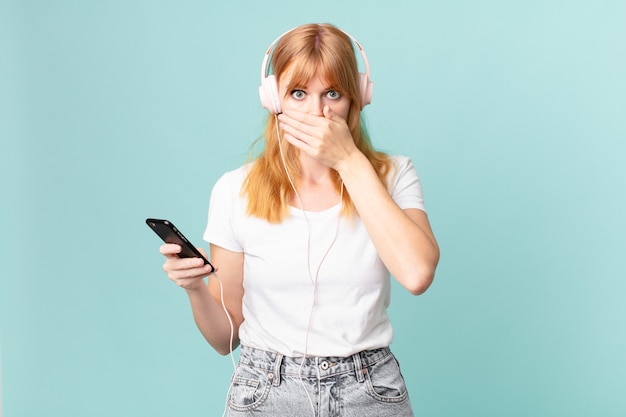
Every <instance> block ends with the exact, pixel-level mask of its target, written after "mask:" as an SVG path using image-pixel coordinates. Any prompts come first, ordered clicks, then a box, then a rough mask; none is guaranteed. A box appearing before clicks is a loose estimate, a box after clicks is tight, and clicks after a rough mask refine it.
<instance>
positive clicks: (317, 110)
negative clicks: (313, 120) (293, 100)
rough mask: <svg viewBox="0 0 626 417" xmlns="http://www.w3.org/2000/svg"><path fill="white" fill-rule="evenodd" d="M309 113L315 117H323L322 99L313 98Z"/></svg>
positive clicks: (310, 102)
mask: <svg viewBox="0 0 626 417" xmlns="http://www.w3.org/2000/svg"><path fill="white" fill-rule="evenodd" d="M309 113H310V114H312V115H314V116H322V115H323V114H324V101H323V100H322V97H318V96H311V98H310V100H309Z"/></svg>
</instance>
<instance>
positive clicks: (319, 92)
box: [278, 71, 350, 120]
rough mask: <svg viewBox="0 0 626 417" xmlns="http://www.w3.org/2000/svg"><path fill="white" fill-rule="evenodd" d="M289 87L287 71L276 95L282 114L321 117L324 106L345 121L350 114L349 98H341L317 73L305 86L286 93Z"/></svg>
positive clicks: (289, 76)
mask: <svg viewBox="0 0 626 417" xmlns="http://www.w3.org/2000/svg"><path fill="white" fill-rule="evenodd" d="M289 85H291V74H290V73H289V71H287V72H286V73H285V74H284V75H283V76H282V77H281V79H280V83H279V86H278V94H279V96H280V97H281V106H282V109H283V111H284V112H289V110H298V111H301V112H305V113H308V114H312V115H315V116H323V109H324V106H329V107H330V109H331V110H332V111H333V112H334V113H336V114H338V115H339V116H340V117H341V118H343V119H344V120H346V119H347V118H348V113H349V112H350V98H348V97H345V96H342V95H341V94H340V93H339V92H338V91H337V90H334V89H333V88H331V86H329V85H328V84H327V83H326V81H324V79H323V78H322V77H320V75H319V72H317V73H315V75H314V76H313V78H311V80H310V81H309V82H308V83H307V85H301V86H295V87H294V88H293V89H292V90H291V91H287V86H289Z"/></svg>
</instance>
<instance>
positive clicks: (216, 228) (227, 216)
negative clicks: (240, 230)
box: [203, 173, 243, 252]
mask: <svg viewBox="0 0 626 417" xmlns="http://www.w3.org/2000/svg"><path fill="white" fill-rule="evenodd" d="M231 177H232V173H226V174H224V175H223V176H222V177H221V178H220V179H219V180H218V181H217V182H216V183H215V185H214V186H213V190H212V191H211V199H210V201H209V215H208V221H207V226H206V229H205V231H204V236H203V238H204V240H206V241H207V242H209V243H212V244H214V245H217V246H220V247H222V248H224V249H228V250H230V251H233V252H242V250H243V249H242V248H241V245H240V244H239V243H238V241H237V237H236V234H235V227H234V226H235V225H234V224H233V222H234V218H235V216H234V214H235V210H236V209H237V208H236V205H237V203H238V201H237V198H238V197H239V188H238V187H234V186H233V182H232V178H231ZM234 188H237V189H236V190H235V189H234Z"/></svg>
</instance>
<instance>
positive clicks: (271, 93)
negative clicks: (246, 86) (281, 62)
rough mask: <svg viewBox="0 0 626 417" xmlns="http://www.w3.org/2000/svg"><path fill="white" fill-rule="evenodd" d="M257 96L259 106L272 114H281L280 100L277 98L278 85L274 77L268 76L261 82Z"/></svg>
mask: <svg viewBox="0 0 626 417" xmlns="http://www.w3.org/2000/svg"><path fill="white" fill-rule="evenodd" d="M259 96H260V97H261V105H262V106H263V107H264V108H266V109H268V110H269V111H270V112H271V113H273V114H280V113H282V109H281V108H280V100H279V98H278V85H277V83H276V76H274V75H269V76H267V77H265V78H263V80H262V81H261V86H260V87H259Z"/></svg>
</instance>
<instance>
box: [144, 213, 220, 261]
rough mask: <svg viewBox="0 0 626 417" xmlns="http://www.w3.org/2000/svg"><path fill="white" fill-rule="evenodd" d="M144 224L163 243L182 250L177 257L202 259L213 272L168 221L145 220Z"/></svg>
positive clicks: (205, 259) (197, 251)
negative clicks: (177, 246) (178, 246)
mask: <svg viewBox="0 0 626 417" xmlns="http://www.w3.org/2000/svg"><path fill="white" fill-rule="evenodd" d="M146 224H147V225H148V226H149V227H150V229H152V230H154V232H155V233H156V234H157V235H159V237H160V238H161V239H163V242H165V243H175V244H177V245H180V247H181V248H182V249H181V251H180V253H179V254H178V256H179V257H180V258H202V260H203V261H204V264H205V265H210V266H211V272H214V271H215V268H214V267H213V265H211V262H209V261H208V260H207V258H205V257H204V256H202V254H201V253H200V251H199V250H198V249H196V247H195V246H194V245H193V244H192V243H191V242H190V241H189V240H187V238H186V237H185V236H184V235H183V234H182V233H181V232H180V230H178V229H177V228H176V226H174V224H173V223H172V222H170V221H169V220H161V219H146Z"/></svg>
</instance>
